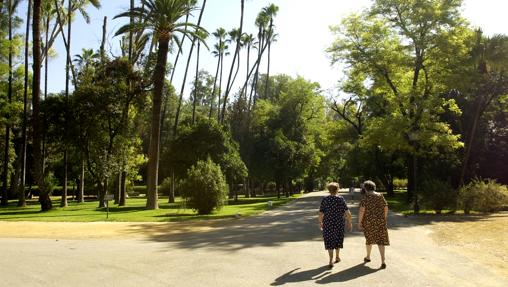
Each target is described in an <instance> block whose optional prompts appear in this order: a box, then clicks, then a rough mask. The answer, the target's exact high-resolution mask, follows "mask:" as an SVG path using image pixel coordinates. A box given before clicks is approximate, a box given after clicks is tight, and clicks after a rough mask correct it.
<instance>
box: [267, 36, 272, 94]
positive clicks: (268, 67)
mask: <svg viewBox="0 0 508 287" xmlns="http://www.w3.org/2000/svg"><path fill="white" fill-rule="evenodd" d="M271 47H272V41H271V39H268V55H267V56H268V60H267V63H266V83H265V99H267V98H268V89H269V88H270V50H271Z"/></svg>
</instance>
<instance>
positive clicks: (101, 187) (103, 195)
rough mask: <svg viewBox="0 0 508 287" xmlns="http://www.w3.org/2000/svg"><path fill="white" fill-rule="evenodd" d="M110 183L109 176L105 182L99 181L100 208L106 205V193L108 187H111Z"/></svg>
mask: <svg viewBox="0 0 508 287" xmlns="http://www.w3.org/2000/svg"><path fill="white" fill-rule="evenodd" d="M108 183H109V180H108V178H106V179H105V180H104V183H101V182H100V181H99V183H98V186H99V194H98V199H99V208H103V207H106V203H105V202H104V200H105V198H106V194H107V193H108V188H109V187H108Z"/></svg>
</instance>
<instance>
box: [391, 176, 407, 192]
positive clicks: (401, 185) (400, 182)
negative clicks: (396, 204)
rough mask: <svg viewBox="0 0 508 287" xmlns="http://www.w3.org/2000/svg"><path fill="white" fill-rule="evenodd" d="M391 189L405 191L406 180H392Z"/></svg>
mask: <svg viewBox="0 0 508 287" xmlns="http://www.w3.org/2000/svg"><path fill="white" fill-rule="evenodd" d="M393 187H394V188H395V189H407V179H405V178H395V179H394V180H393Z"/></svg>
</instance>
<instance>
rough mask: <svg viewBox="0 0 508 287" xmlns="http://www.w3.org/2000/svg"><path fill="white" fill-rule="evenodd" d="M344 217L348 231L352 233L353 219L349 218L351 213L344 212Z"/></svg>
mask: <svg viewBox="0 0 508 287" xmlns="http://www.w3.org/2000/svg"><path fill="white" fill-rule="evenodd" d="M344 217H345V218H346V221H347V229H348V231H352V230H353V217H352V216H351V212H350V211H349V210H346V212H345V213H344Z"/></svg>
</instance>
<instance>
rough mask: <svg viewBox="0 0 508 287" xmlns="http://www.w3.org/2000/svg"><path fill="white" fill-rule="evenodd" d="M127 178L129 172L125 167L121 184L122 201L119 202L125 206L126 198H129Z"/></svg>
mask: <svg viewBox="0 0 508 287" xmlns="http://www.w3.org/2000/svg"><path fill="white" fill-rule="evenodd" d="M126 180H127V172H125V169H124V171H123V172H122V181H121V184H120V202H119V203H118V205H119V206H125V199H126V198H127V185H126Z"/></svg>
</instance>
